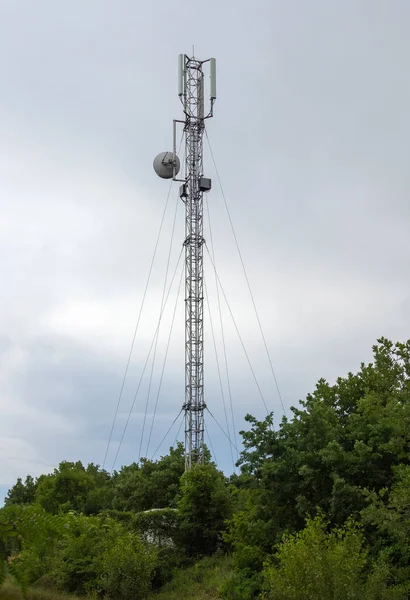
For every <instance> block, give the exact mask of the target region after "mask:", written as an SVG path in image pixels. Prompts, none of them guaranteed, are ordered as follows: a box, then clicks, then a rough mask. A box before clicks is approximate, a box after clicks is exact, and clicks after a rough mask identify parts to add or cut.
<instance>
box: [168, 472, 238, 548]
mask: <svg viewBox="0 0 410 600" xmlns="http://www.w3.org/2000/svg"><path fill="white" fill-rule="evenodd" d="M178 511H179V514H180V516H181V520H182V522H181V534H180V535H181V538H180V540H181V544H182V546H183V548H185V550H186V551H187V553H188V555H189V556H206V555H210V554H213V553H214V552H215V550H216V549H217V548H218V547H220V546H221V545H222V541H223V539H222V533H223V531H224V530H225V528H226V520H227V519H228V518H229V517H230V516H231V497H230V493H229V489H228V486H227V485H226V483H225V480H224V477H223V475H222V473H220V472H219V471H217V469H216V468H215V466H214V465H212V464H205V465H197V466H195V467H193V468H192V469H191V470H190V471H187V472H186V473H185V474H184V475H183V476H182V479H181V495H180V498H179V501H178Z"/></svg>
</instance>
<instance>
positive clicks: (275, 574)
mask: <svg viewBox="0 0 410 600" xmlns="http://www.w3.org/2000/svg"><path fill="white" fill-rule="evenodd" d="M369 566H370V565H369V560H368V553H367V550H366V549H365V544H364V537H363V535H362V533H361V531H360V529H359V528H358V526H357V525H355V524H354V523H353V522H351V521H349V522H348V523H347V525H346V526H345V527H343V528H338V529H335V530H333V531H332V532H331V533H327V532H326V528H325V524H324V522H323V520H322V517H316V518H315V519H314V520H308V521H307V525H306V528H305V529H304V530H302V531H301V532H300V533H297V534H294V535H291V536H287V537H286V538H285V539H284V541H283V543H282V544H281V545H280V546H279V549H278V551H277V553H276V556H275V560H274V562H273V563H272V564H270V565H267V566H266V568H265V571H264V577H265V590H266V591H265V594H264V596H263V597H264V598H265V599H266V600H346V599H349V600H390V599H395V600H396V599H397V600H405V599H406V598H407V591H408V588H409V586H394V587H390V588H389V587H388V581H389V578H390V573H389V569H388V567H387V565H385V564H376V565H375V568H374V569H373V570H371V571H369V570H368V567H369Z"/></svg>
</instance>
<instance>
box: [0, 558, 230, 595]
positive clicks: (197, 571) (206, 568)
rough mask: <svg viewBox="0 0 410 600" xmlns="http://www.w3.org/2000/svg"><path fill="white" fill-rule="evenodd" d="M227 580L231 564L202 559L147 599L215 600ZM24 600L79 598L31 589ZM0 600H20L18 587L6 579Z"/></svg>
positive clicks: (219, 559)
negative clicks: (183, 599)
mask: <svg viewBox="0 0 410 600" xmlns="http://www.w3.org/2000/svg"><path fill="white" fill-rule="evenodd" d="M231 577H232V564H231V560H230V559H229V558H227V557H221V558H204V559H202V560H201V561H199V562H198V563H197V564H196V565H194V566H193V567H188V568H187V569H183V570H181V571H176V573H175V576H174V577H173V579H172V580H171V581H170V582H169V583H167V584H165V585H164V586H163V587H162V588H161V590H160V591H159V592H157V593H152V594H150V596H149V600H181V598H187V599H189V600H219V598H220V595H219V593H218V590H219V588H220V587H221V585H222V584H223V583H224V582H225V581H226V580H227V579H230V578H231ZM27 599H28V600H80V598H79V596H71V595H69V594H63V593H60V592H57V591H55V590H50V589H45V588H35V587H33V588H31V589H30V590H29V593H28V596H27ZM0 600H23V596H22V594H21V592H20V590H19V589H18V587H17V586H15V585H14V583H13V582H12V581H11V580H7V581H6V583H5V584H4V586H3V587H1V588H0ZM82 600H84V598H83V599H82Z"/></svg>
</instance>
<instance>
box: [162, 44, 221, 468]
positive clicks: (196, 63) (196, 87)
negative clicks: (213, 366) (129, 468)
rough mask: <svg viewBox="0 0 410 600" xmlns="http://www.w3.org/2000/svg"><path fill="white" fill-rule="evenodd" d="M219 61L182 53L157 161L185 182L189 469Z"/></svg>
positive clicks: (199, 415) (193, 457) (200, 421)
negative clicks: (209, 125)
mask: <svg viewBox="0 0 410 600" xmlns="http://www.w3.org/2000/svg"><path fill="white" fill-rule="evenodd" d="M205 63H209V67H210V69H209V71H210V85H209V96H208V97H209V106H208V110H207V112H205V88H206V87H207V85H206V84H207V82H206V80H205V74H204V65H205ZM215 74H216V69H215V59H213V58H211V59H208V60H205V61H200V60H198V59H196V58H194V57H192V58H189V57H188V56H186V55H182V54H181V55H180V56H179V77H178V95H179V97H180V99H181V102H182V105H183V110H184V116H185V119H184V120H183V121H182V120H175V121H174V148H173V152H172V153H171V152H163V153H162V154H159V155H158V156H157V157H156V159H155V160H154V168H155V171H156V172H157V174H158V175H159V176H160V177H163V178H166V179H168V178H171V177H172V178H173V179H174V180H175V181H180V182H181V183H182V185H181V187H180V197H181V199H182V200H183V202H184V204H185V241H184V247H185V401H184V404H183V410H184V411H185V469H186V470H188V469H190V468H191V467H192V465H193V464H198V463H202V462H203V458H204V428H205V423H204V410H205V407H206V405H205V399H204V295H203V277H204V270H203V245H204V238H203V194H204V192H207V191H209V190H210V189H211V180H210V179H208V178H205V177H204V176H203V135H204V131H205V119H208V118H209V117H212V116H213V105H214V102H215V99H216V82H215V79H216V78H215ZM178 124H181V125H183V134H184V137H185V165H184V166H185V173H184V177H183V178H180V179H177V175H178V173H179V169H180V162H179V158H178V156H177V154H176V131H177V128H178Z"/></svg>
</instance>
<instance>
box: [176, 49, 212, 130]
mask: <svg viewBox="0 0 410 600" xmlns="http://www.w3.org/2000/svg"><path fill="white" fill-rule="evenodd" d="M207 67H208V68H207ZM206 71H207V72H208V77H206ZM194 81H195V82H196V83H197V85H195V86H193V83H194ZM193 87H195V88H197V89H198V92H199V93H200V94H201V97H200V98H192V97H190V93H189V92H190V90H191V89H192V88H193ZM178 96H179V97H180V99H181V102H182V104H183V106H184V112H185V114H186V116H187V117H189V116H191V112H192V111H191V108H192V105H193V104H194V105H196V106H197V103H198V101H199V104H200V105H199V109H200V111H199V114H197V115H196V116H197V117H198V118H202V119H208V118H209V117H212V116H213V107H214V103H215V100H216V60H215V58H208V59H207V60H199V59H198V58H194V57H192V58H189V56H187V55H186V54H180V55H179V57H178Z"/></svg>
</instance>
